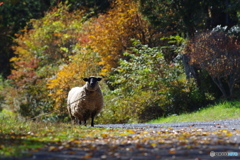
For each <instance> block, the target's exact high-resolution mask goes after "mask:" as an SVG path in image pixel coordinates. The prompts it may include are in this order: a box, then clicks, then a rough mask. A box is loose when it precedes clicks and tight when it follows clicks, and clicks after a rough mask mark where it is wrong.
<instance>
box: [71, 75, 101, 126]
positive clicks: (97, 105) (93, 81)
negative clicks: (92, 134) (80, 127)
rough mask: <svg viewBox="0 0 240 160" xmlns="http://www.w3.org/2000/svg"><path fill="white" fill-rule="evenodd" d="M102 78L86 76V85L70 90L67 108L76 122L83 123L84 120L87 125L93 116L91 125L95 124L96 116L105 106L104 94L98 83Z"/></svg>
mask: <svg viewBox="0 0 240 160" xmlns="http://www.w3.org/2000/svg"><path fill="white" fill-rule="evenodd" d="M101 79H102V78H97V77H93V76H91V77H89V78H84V79H83V80H84V81H85V82H86V84H85V85H84V86H82V87H74V88H72V89H71V90H70V91H69V93H68V99H67V104H68V105H67V108H68V113H69V115H70V117H71V119H72V121H73V122H74V123H75V124H81V121H83V122H84V125H85V126H86V125H87V120H88V119H89V118H91V126H92V127H93V126H94V117H95V116H96V115H97V114H98V113H99V112H100V111H101V110H102V108H103V95H102V91H101V89H100V86H99V84H98V81H101Z"/></svg>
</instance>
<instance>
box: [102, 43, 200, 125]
mask: <svg viewBox="0 0 240 160" xmlns="http://www.w3.org/2000/svg"><path fill="white" fill-rule="evenodd" d="M134 43H135V47H133V48H132V51H131V52H126V53H124V55H125V56H128V57H129V58H128V60H123V59H122V60H120V62H119V63H120V65H119V67H118V68H116V69H114V72H115V73H114V74H113V75H112V76H111V78H110V84H111V85H112V86H113V88H114V90H112V91H109V94H108V95H107V96H106V97H105V98H106V109H105V110H104V112H103V114H102V115H103V117H104V118H106V117H107V120H108V121H109V123H128V122H145V121H148V120H150V119H154V118H157V117H160V116H163V115H168V114H176V113H177V114H178V113H182V112H186V111H189V110H191V109H192V108H194V107H196V106H195V104H197V103H199V101H200V100H201V96H200V94H199V92H198V90H197V88H196V87H195V84H194V81H193V80H186V78H185V77H184V71H183V67H182V64H181V63H180V57H181V56H178V57H176V58H175V59H174V61H173V62H171V63H167V62H166V61H165V59H164V56H163V53H162V51H161V49H160V48H159V47H153V48H150V47H148V46H147V45H142V44H140V43H138V42H136V41H135V42H134Z"/></svg>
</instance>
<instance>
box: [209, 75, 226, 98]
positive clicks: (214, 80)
mask: <svg viewBox="0 0 240 160" xmlns="http://www.w3.org/2000/svg"><path fill="white" fill-rule="evenodd" d="M211 78H212V80H213V82H214V83H215V84H216V85H217V86H218V88H219V89H220V91H221V92H222V94H223V97H224V98H227V94H226V91H225V89H224V87H223V84H222V81H221V79H220V78H219V77H217V78H214V77H212V76H211Z"/></svg>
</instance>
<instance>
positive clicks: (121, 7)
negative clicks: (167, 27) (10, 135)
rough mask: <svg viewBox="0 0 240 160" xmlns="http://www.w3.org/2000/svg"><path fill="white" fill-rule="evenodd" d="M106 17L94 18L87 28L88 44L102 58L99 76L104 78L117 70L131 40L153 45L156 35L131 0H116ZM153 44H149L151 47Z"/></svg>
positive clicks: (104, 15)
mask: <svg viewBox="0 0 240 160" xmlns="http://www.w3.org/2000/svg"><path fill="white" fill-rule="evenodd" d="M114 2H115V3H113V4H112V9H110V10H109V12H108V13H107V14H102V15H100V16H99V17H98V18H97V19H93V21H92V24H91V26H90V27H89V33H88V34H89V35H88V36H89V44H90V46H91V47H92V48H93V50H94V51H96V52H98V53H99V54H100V55H101V62H100V65H103V69H102V73H101V74H103V75H106V74H108V73H109V71H111V69H112V68H113V67H116V65H117V61H118V60H119V58H121V57H123V52H124V51H126V50H127V49H129V47H131V46H132V41H131V39H137V40H140V42H141V43H143V44H151V43H153V39H154V38H155V39H159V38H156V35H154V34H153V30H152V29H151V28H150V26H149V24H148V22H147V21H146V20H144V19H143V18H142V15H141V14H140V13H139V11H138V4H137V2H136V1H132V0H116V1H114ZM151 45H152V44H151Z"/></svg>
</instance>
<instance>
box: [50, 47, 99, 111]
mask: <svg viewBox="0 0 240 160" xmlns="http://www.w3.org/2000/svg"><path fill="white" fill-rule="evenodd" d="M69 58H70V59H71V62H70V63H69V64H68V65H62V66H61V67H60V68H61V69H59V71H58V72H57V74H56V76H54V77H53V78H51V79H50V80H49V81H48V83H47V85H48V89H49V90H51V93H50V94H49V96H50V97H52V98H53V99H54V100H55V108H60V107H61V106H62V105H63V104H64V103H65V102H66V97H67V94H68V91H69V90H70V89H71V88H72V87H75V86H82V85H83V84H84V81H83V80H82V78H84V77H88V76H91V75H97V74H98V66H97V65H96V63H97V62H98V59H99V57H98V55H97V54H96V53H94V52H92V51H91V50H89V49H87V48H80V49H79V50H77V53H76V55H74V56H70V57H69Z"/></svg>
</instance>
